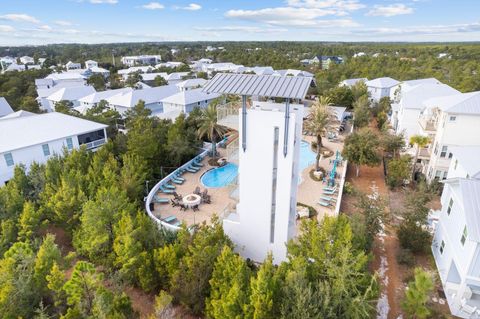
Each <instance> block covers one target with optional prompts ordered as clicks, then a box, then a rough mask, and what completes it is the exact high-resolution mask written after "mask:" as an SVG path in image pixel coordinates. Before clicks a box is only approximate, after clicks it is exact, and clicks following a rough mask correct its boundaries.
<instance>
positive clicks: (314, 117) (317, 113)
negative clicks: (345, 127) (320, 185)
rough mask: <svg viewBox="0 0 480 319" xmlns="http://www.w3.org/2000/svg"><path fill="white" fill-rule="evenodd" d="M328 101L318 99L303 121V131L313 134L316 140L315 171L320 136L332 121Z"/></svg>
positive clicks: (318, 167) (318, 157)
mask: <svg viewBox="0 0 480 319" xmlns="http://www.w3.org/2000/svg"><path fill="white" fill-rule="evenodd" d="M330 105H331V103H330V99H329V98H328V97H324V96H322V97H320V99H319V100H318V101H317V102H316V103H315V104H314V105H313V106H312V108H311V110H310V114H309V115H308V118H307V120H306V121H305V129H306V130H307V131H309V132H311V133H313V134H314V135H315V136H316V138H317V159H316V162H315V170H316V171H318V170H319V169H320V165H319V162H320V151H321V149H322V146H323V144H322V134H323V133H324V132H325V131H326V130H327V129H328V128H329V127H330V125H329V124H331V123H332V120H333V117H334V115H333V111H332V108H331V107H330Z"/></svg>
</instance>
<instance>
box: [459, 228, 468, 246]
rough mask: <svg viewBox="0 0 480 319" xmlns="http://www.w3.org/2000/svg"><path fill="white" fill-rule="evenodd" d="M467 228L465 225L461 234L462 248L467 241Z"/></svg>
mask: <svg viewBox="0 0 480 319" xmlns="http://www.w3.org/2000/svg"><path fill="white" fill-rule="evenodd" d="M467 235H468V234H467V226H466V225H465V227H464V228H463V232H462V238H460V242H461V243H462V246H464V245H465V242H466V241H467Z"/></svg>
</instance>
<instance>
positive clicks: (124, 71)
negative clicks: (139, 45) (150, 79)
mask: <svg viewBox="0 0 480 319" xmlns="http://www.w3.org/2000/svg"><path fill="white" fill-rule="evenodd" d="M152 71H153V67H151V66H132V67H129V68H128V69H122V70H118V74H119V75H121V76H122V78H123V80H126V79H128V76H129V75H130V74H132V73H136V72H138V73H150V72H152Z"/></svg>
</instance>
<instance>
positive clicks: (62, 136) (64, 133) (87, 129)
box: [0, 112, 107, 184]
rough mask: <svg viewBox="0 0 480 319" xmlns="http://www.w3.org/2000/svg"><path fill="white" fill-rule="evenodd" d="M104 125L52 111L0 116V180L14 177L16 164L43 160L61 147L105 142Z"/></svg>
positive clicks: (90, 145)
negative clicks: (17, 115) (1, 117)
mask: <svg viewBox="0 0 480 319" xmlns="http://www.w3.org/2000/svg"><path fill="white" fill-rule="evenodd" d="M106 127H107V126H106V125H104V124H99V123H95V122H91V121H87V120H83V119H80V118H77V117H73V116H68V115H65V114H61V113H55V112H52V113H46V114H39V115H32V116H24V117H17V118H11V119H4V120H0V184H3V183H5V182H7V181H8V180H9V179H11V178H12V177H13V171H14V168H15V165H18V164H23V165H25V166H26V167H27V168H28V167H29V166H30V164H32V163H33V162H37V163H45V162H46V161H47V160H48V159H49V158H50V157H51V156H52V155H53V154H61V153H62V151H63V149H64V148H66V149H67V150H72V149H74V148H79V147H80V146H81V145H85V147H86V148H87V149H89V150H95V149H96V148H98V147H99V146H101V145H103V144H105V143H106V140H107V133H106V130H105V129H106ZM12 132H21V134H12Z"/></svg>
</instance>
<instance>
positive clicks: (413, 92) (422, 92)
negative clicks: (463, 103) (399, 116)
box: [400, 82, 460, 110]
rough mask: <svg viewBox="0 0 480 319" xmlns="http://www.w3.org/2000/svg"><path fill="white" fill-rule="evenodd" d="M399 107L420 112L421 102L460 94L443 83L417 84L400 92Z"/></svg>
mask: <svg viewBox="0 0 480 319" xmlns="http://www.w3.org/2000/svg"><path fill="white" fill-rule="evenodd" d="M401 94H402V97H401V100H400V105H401V106H402V107H403V108H404V109H418V110H422V109H423V105H422V102H423V101H426V100H428V99H430V98H434V97H435V98H438V97H442V96H449V95H454V94H460V92H459V91H457V90H455V89H454V88H452V87H450V86H448V85H446V84H443V83H438V84H437V83H428V82H425V83H423V84H418V85H416V86H413V87H410V88H409V89H408V90H406V91H405V92H402V93H401Z"/></svg>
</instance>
